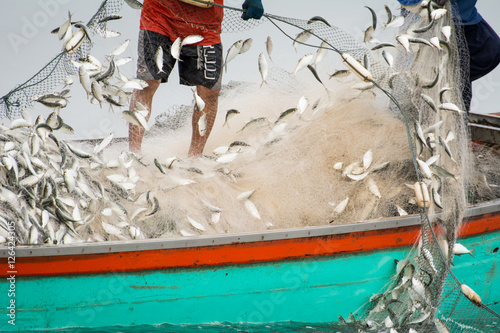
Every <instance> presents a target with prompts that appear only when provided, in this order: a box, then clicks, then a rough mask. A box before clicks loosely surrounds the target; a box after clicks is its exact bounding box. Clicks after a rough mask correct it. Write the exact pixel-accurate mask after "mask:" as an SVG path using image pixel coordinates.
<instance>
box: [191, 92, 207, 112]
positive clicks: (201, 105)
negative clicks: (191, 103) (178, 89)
mask: <svg viewBox="0 0 500 333" xmlns="http://www.w3.org/2000/svg"><path fill="white" fill-rule="evenodd" d="M191 90H192V91H193V96H194V100H195V108H196V111H198V112H201V111H203V110H204V109H205V101H204V100H203V98H201V97H200V95H198V93H197V91H196V89H191Z"/></svg>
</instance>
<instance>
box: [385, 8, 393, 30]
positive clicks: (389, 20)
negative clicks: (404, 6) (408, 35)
mask: <svg viewBox="0 0 500 333" xmlns="http://www.w3.org/2000/svg"><path fill="white" fill-rule="evenodd" d="M384 8H385V13H386V14H387V22H386V23H385V25H386V26H387V25H388V24H390V23H391V22H392V18H393V15H392V12H391V9H390V8H389V6H387V5H384Z"/></svg>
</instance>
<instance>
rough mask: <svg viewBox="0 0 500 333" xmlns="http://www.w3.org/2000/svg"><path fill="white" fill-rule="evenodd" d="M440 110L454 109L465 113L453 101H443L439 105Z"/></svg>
mask: <svg viewBox="0 0 500 333" xmlns="http://www.w3.org/2000/svg"><path fill="white" fill-rule="evenodd" d="M439 109H440V110H445V111H454V112H458V113H465V112H464V111H462V110H460V108H459V107H458V106H457V105H456V104H453V103H449V102H448V103H442V104H440V105H439Z"/></svg>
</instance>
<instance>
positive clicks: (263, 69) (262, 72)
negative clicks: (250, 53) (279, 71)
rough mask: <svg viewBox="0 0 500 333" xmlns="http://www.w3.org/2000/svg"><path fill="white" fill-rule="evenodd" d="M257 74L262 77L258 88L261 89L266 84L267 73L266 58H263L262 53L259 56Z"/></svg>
mask: <svg viewBox="0 0 500 333" xmlns="http://www.w3.org/2000/svg"><path fill="white" fill-rule="evenodd" d="M259 72H260V75H261V76H262V83H261V84H260V86H261V87H262V85H263V84H264V83H266V84H267V81H266V78H267V72H268V67H267V61H266V58H265V57H264V53H260V54H259Z"/></svg>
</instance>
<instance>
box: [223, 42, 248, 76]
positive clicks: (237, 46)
mask: <svg viewBox="0 0 500 333" xmlns="http://www.w3.org/2000/svg"><path fill="white" fill-rule="evenodd" d="M242 47H243V40H241V39H240V40H238V41H236V42H234V44H233V45H231V47H230V48H229V49H228V50H227V54H226V60H225V61H224V68H225V70H226V72H227V64H228V63H229V62H230V61H231V60H233V59H234V58H235V57H236V56H237V55H238V54H239V52H240V50H241V48H242Z"/></svg>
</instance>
